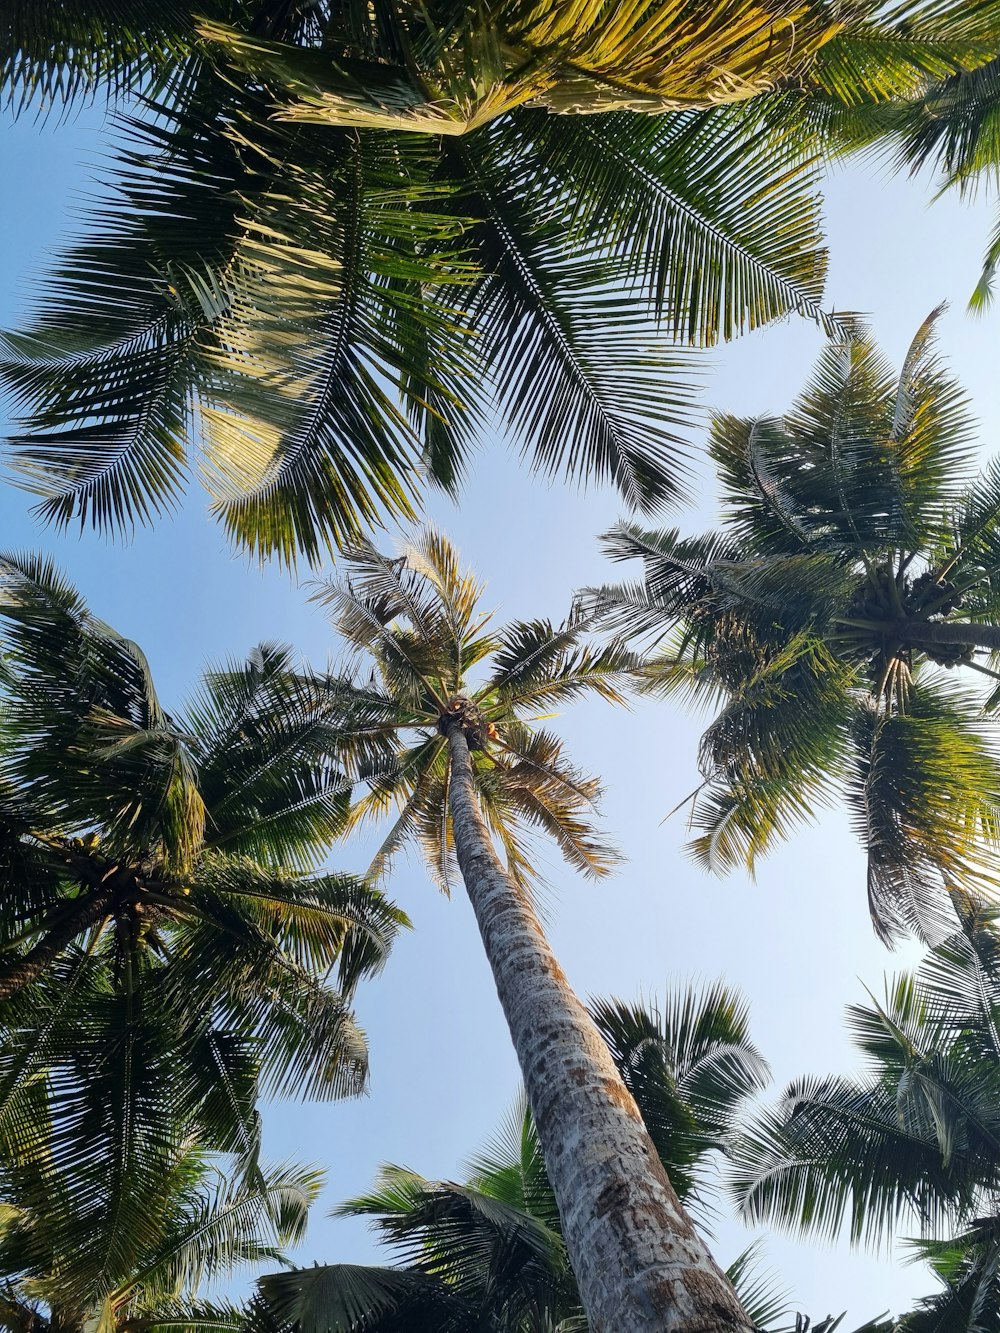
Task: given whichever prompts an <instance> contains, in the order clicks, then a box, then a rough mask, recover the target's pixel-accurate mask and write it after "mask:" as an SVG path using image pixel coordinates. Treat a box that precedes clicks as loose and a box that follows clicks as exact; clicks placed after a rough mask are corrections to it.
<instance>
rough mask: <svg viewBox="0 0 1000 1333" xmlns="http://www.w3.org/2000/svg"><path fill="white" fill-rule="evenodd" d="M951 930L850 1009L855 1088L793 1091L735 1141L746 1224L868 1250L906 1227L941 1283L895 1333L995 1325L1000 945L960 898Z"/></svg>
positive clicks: (844, 1084)
mask: <svg viewBox="0 0 1000 1333" xmlns="http://www.w3.org/2000/svg"><path fill="white" fill-rule="evenodd" d="M959 907H960V919H961V929H960V930H958V931H957V932H955V933H954V934H953V935H952V936H951V937H950V938H949V939H948V940H946V941H945V942H943V943H942V944H941V945H939V946H938V947H937V948H935V949H934V950H933V951H932V952H931V953H930V954H929V955H928V956H927V958H926V960H925V961H924V962H923V963H922V964H921V966H920V968H919V970H918V971H917V973H916V974H915V975H914V976H903V977H901V978H899V979H897V980H896V981H894V982H890V983H887V987H886V998H885V1000H884V1002H883V1003H881V1004H880V1003H878V1002H877V1001H875V1000H874V998H873V999H872V1000H871V1002H870V1003H869V1004H866V1005H855V1006H852V1007H851V1009H850V1010H849V1011H848V1022H849V1025H850V1027H851V1029H852V1032H853V1034H854V1038H855V1041H856V1043H857V1045H858V1047H859V1048H860V1050H861V1052H862V1054H863V1055H864V1057H865V1060H866V1065H867V1067H866V1069H865V1071H864V1072H863V1074H861V1075H860V1076H857V1077H852V1078H844V1077H810V1078H802V1079H798V1080H797V1081H796V1082H794V1083H792V1084H791V1085H790V1086H789V1088H788V1089H787V1091H786V1092H785V1094H784V1096H783V1098H782V1100H781V1101H780V1103H779V1104H778V1105H777V1106H775V1107H774V1108H773V1109H771V1110H769V1111H767V1112H766V1113H765V1114H762V1115H761V1116H760V1117H759V1118H758V1119H757V1120H756V1121H755V1122H752V1123H751V1124H750V1125H749V1126H748V1127H747V1128H746V1129H745V1131H743V1133H742V1134H741V1135H739V1136H737V1138H736V1139H735V1141H734V1143H733V1146H732V1154H731V1155H732V1159H733V1161H734V1163H735V1166H734V1173H733V1185H734V1188H735V1192H736V1196H737V1198H738V1200H739V1203H740V1207H741V1209H742V1211H743V1213H744V1215H745V1216H746V1217H747V1218H748V1219H752V1220H753V1221H754V1222H760V1221H763V1220H765V1219H767V1220H770V1221H774V1222H777V1223H779V1224H782V1225H785V1226H789V1227H795V1228H808V1229H809V1230H811V1231H818V1232H820V1233H824V1234H826V1235H828V1236H831V1237H832V1236H833V1235H835V1234H837V1233H838V1232H839V1231H841V1230H842V1229H843V1228H846V1229H847V1230H848V1231H849V1234H850V1236H851V1239H852V1241H854V1242H866V1243H869V1244H873V1245H874V1244H877V1243H879V1242H881V1241H883V1240H885V1239H886V1238H887V1237H888V1236H889V1235H890V1234H891V1232H892V1231H893V1230H898V1229H900V1228H901V1227H903V1226H906V1227H907V1228H910V1227H914V1226H915V1227H916V1228H918V1230H919V1233H920V1238H919V1240H917V1241H915V1242H913V1243H912V1244H913V1248H914V1250H915V1253H916V1254H918V1255H920V1256H922V1257H924V1258H925V1259H927V1260H928V1261H929V1262H930V1264H931V1267H932V1269H933V1270H934V1271H935V1272H936V1274H937V1276H938V1277H939V1278H940V1280H941V1284H942V1288H943V1290H941V1291H940V1292H938V1293H936V1294H935V1295H933V1296H931V1297H928V1298H926V1299H925V1300H923V1301H921V1302H920V1303H919V1304H918V1307H917V1308H916V1309H915V1310H914V1311H913V1312H912V1313H911V1314H909V1315H907V1316H906V1317H905V1318H904V1319H902V1320H901V1321H900V1325H899V1327H900V1329H901V1330H905V1331H906V1333H932V1331H933V1333H975V1331H976V1330H985V1329H988V1328H993V1327H995V1326H996V1321H997V1318H998V1315H1000V1217H998V1200H1000V1118H998V1111H997V1108H998V1106H1000V1100H998V1093H1000V1060H998V1051H1000V1032H998V1026H997V1022H998V1014H1000V935H998V932H997V928H996V920H997V911H996V908H995V907H992V906H987V905H986V904H984V903H983V902H982V901H976V900H974V899H970V898H963V899H962V900H961V901H960V904H959Z"/></svg>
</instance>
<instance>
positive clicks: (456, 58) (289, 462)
mask: <svg viewBox="0 0 1000 1333" xmlns="http://www.w3.org/2000/svg"><path fill="white" fill-rule="evenodd" d="M96 8H97V13H96V15H95V13H94V12H92V10H93V6H92V5H91V4H90V2H89V0H73V3H72V4H70V5H67V6H62V7H60V11H59V15H58V16H53V14H52V12H51V6H47V5H45V6H40V5H39V4H38V0H19V3H18V5H17V6H15V7H14V8H13V22H12V23H11V26H10V30H9V32H8V36H7V42H8V51H7V59H6V66H5V68H6V70H7V78H8V81H9V82H10V84H11V86H12V88H13V89H14V94H13V95H14V96H15V97H18V96H20V95H21V93H27V94H28V95H31V94H34V93H35V92H36V91H38V92H40V93H41V94H42V95H47V96H49V97H50V98H53V99H54V100H56V101H59V100H61V97H62V95H64V94H67V93H68V94H70V95H72V94H74V93H76V92H78V91H80V90H81V89H83V88H92V87H94V86H97V85H108V84H110V85H111V87H112V88H114V87H118V86H122V87H124V88H125V89H128V88H133V89H134V88H136V87H141V88H143V89H146V90H147V95H148V97H149V98H150V99H151V100H152V101H153V103H154V105H153V113H152V115H151V116H150V115H147V116H146V117H145V121H144V123H143V124H138V123H134V122H133V123H131V124H130V126H129V129H128V134H127V136H126V141H125V143H124V145H123V146H122V149H121V154H120V159H119V165H118V168H117V170H116V171H115V173H114V176H113V181H114V188H115V191H116V195H115V203H114V204H113V206H112V207H111V208H110V209H104V210H102V212H101V215H100V217H99V218H98V219H94V220H93V222H92V225H88V228H87V233H86V238H85V239H84V240H83V241H82V242H81V243H80V244H79V245H77V246H76V247H74V248H73V249H71V250H70V251H69V252H68V254H67V255H66V256H65V257H64V259H63V260H62V261H61V263H60V264H59V266H58V267H57V269H56V270H55V271H54V272H53V274H52V275H51V277H50V279H49V283H48V287H47V291H46V292H45V293H44V294H43V298H42V300H41V302H40V304H39V307H38V309H37V312H36V317H35V319H34V321H33V322H32V323H31V324H30V325H29V326H28V328H27V330H26V331H25V332H24V333H22V334H19V335H17V336H14V335H11V336H10V337H9V338H8V339H7V353H6V355H5V358H4V373H5V375H6V378H7V380H8V382H9V384H10V387H11V389H12V392H13V395H14V398H15V401H16V402H18V404H19V410H21V412H22V417H23V424H22V427H21V428H19V430H18V431H17V433H16V436H15V439H14V441H13V443H14V456H15V462H16V465H17V467H18V468H19V470H20V472H21V476H22V479H23V481H24V484H26V485H27V486H28V487H29V488H30V489H32V490H34V491H35V492H37V493H38V494H39V496H40V497H41V503H40V506H39V508H40V512H41V513H42V514H43V515H44V516H46V517H47V518H48V519H50V520H52V521H55V522H59V523H65V522H68V521H69V520H70V519H71V518H73V519H80V520H83V521H85V522H86V521H92V522H94V523H95V524H97V525H98V526H101V527H103V528H106V529H111V530H115V529H127V528H129V527H130V526H131V525H132V524H133V523H134V522H136V521H140V522H145V521H151V520H152V519H153V518H154V517H155V515H156V514H157V513H158V512H160V511H162V510H163V509H166V508H169V507H170V506H171V505H172V504H173V503H175V502H176V500H177V497H178V495H179V493H180V490H181V488H182V486H183V483H184V480H185V478H186V476H187V472H188V469H189V467H190V459H189V455H190V452H191V448H192V445H193V442H194V441H195V439H196V438H197V440H198V442H199V444H200V447H201V448H202V450H203V460H202V473H203V476H204V479H205V480H206V483H207V485H208V488H209V491H210V494H211V496H212V500H213V508H214V510H215V512H216V513H217V515H218V516H219V517H220V518H221V520H222V521H223V522H224V523H225V525H226V527H227V529H228V531H229V532H230V533H231V535H232V536H233V537H234V538H235V539H236V540H237V541H239V542H240V543H242V544H244V545H246V546H248V547H249V548H251V549H253V550H255V551H257V552H259V553H261V554H268V553H276V554H278V555H279V556H281V557H282V558H284V559H286V560H293V559H294V558H295V556H296V554H297V553H303V554H305V555H306V556H307V557H308V558H310V559H317V558H318V557H319V556H320V555H321V554H322V553H323V551H324V550H326V549H329V548H333V547H336V546H340V545H345V544H346V545H349V544H350V543H351V542H352V541H354V540H355V539H356V538H357V537H358V536H359V534H361V533H363V532H365V531H366V530H368V529H369V528H370V527H371V526H372V525H373V524H375V523H377V522H379V521H380V520H381V519H383V518H385V517H387V516H402V517H409V516H412V514H413V512H414V509H415V507H416V505H417V500H418V494H419V487H420V483H421V477H422V475H423V474H424V473H427V474H429V476H430V477H431V478H432V479H433V480H434V481H435V482H436V483H438V484H440V485H443V486H445V487H447V488H449V489H452V490H454V489H455V488H457V486H458V485H459V482H460V480H461V474H462V472H463V470H464V467H465V465H466V460H467V458H468V455H469V451H470V449H471V446H472V443H473V437H474V434H475V432H476V430H477V429H478V427H479V425H480V424H481V422H482V421H483V420H484V419H488V417H489V416H491V415H496V414H497V413H499V417H500V420H501V421H502V422H503V424H504V425H505V426H506V427H507V428H509V430H510V431H511V432H512V434H513V435H514V436H515V437H516V438H518V439H520V441H521V442H522V444H523V446H524V448H525V451H526V452H529V453H531V454H532V455H533V457H534V460H535V464H536V466H538V467H540V468H541V469H542V470H544V471H546V472H549V473H556V472H562V473H566V474H569V475H571V476H580V477H586V478H591V479H595V480H603V481H610V482H612V483H613V484H615V485H616V486H617V487H618V488H619V490H620V491H621V493H622V495H623V497H624V498H625V500H626V501H627V503H628V504H629V505H630V506H633V507H638V508H640V509H644V510H648V509H653V508H656V507H657V506H659V505H661V504H662V503H664V502H665V501H668V500H670V499H672V498H675V497H676V496H677V495H679V494H680V493H681V492H682V491H683V477H682V475H681V469H680V459H681V457H682V453H683V448H682V445H683V436H682V433H679V432H682V428H683V427H684V425H685V423H686V421H687V419H688V416H689V408H690V403H691V398H692V395H693V381H692V378H691V376H690V373H689V364H690V363H689V361H688V359H687V358H684V357H681V356H680V355H679V353H678V352H673V353H670V352H664V351H663V350H662V348H661V347H660V346H659V345H658V340H659V339H660V337H661V335H662V333H663V332H664V331H665V332H667V333H669V334H670V335H671V336H672V337H674V338H679V339H681V340H683V341H686V342H693V343H698V344H710V343H712V342H714V341H716V340H717V339H718V338H720V337H723V338H729V337H732V336H734V335H735V334H737V333H739V332H740V331H741V330H742V329H744V328H752V327H756V326H758V325H760V324H763V323H766V322H768V321H769V320H772V319H774V318H776V317H778V316H780V315H784V314H787V313H789V312H791V311H800V312H803V313H806V314H809V315H811V316H813V317H815V318H819V319H825V317H824V316H823V313H822V309H821V297H822V284H823V274H824V268H825V256H824V253H823V250H822V245H821V240H820V234H819V223H818V214H817V202H816V199H815V190H814V174H813V167H812V166H811V165H810V163H811V160H812V156H813V155H814V150H813V148H812V147H810V148H809V149H808V151H806V150H804V149H803V147H802V144H801V135H800V134H799V133H798V132H797V131H796V132H789V133H785V132H784V131H783V130H781V129H777V130H775V129H771V128H769V127H768V125H767V124H766V123H765V122H764V121H763V120H762V119H761V116H760V115H759V114H758V113H757V111H756V110H754V109H753V108H751V109H750V110H748V111H746V112H745V113H744V112H740V111H739V110H737V111H733V110H732V109H731V108H729V107H728V106H726V105H722V106H721V108H720V106H719V103H720V102H721V103H723V104H725V103H728V102H730V101H734V100H735V101H740V100H741V99H747V98H749V97H752V96H753V95H756V94H757V93H759V92H760V91H761V90H762V89H766V88H769V87H772V86H774V85H776V84H780V83H782V82H784V81H789V80H791V81H792V82H796V81H801V80H803V79H805V80H806V81H808V77H809V71H810V70H811V69H813V67H815V69H816V70H817V71H820V73H817V75H816V77H817V79H818V80H819V82H820V84H821V85H822V86H823V87H824V88H825V87H827V86H828V85H829V88H830V89H831V95H833V96H838V97H841V96H842V97H846V98H850V97H851V96H852V95H854V93H856V92H857V90H858V88H859V87H863V88H865V89H869V88H870V89H871V90H872V95H874V96H878V97H884V96H889V95H891V94H892V93H893V92H898V90H899V89H900V88H904V89H905V88H910V87H913V86H916V85H918V84H920V81H921V80H922V79H923V78H924V76H925V73H926V70H927V69H928V68H930V69H932V70H933V71H935V72H937V73H939V74H941V75H942V76H943V75H944V74H945V73H948V72H951V71H953V70H954V69H957V68H966V67H967V66H968V67H973V66H976V65H978V64H980V63H982V61H983V60H985V59H988V58H989V57H990V56H991V55H993V54H994V53H995V49H996V40H997V39H996V34H995V33H993V32H992V31H988V32H987V33H986V34H985V35H984V34H983V33H982V32H977V33H976V34H974V35H973V37H969V36H968V35H967V34H966V26H967V25H966V24H965V21H964V20H963V19H962V17H961V15H962V12H963V10H964V6H963V5H960V4H959V5H955V6H953V7H949V6H948V5H944V6H941V5H934V6H931V7H930V9H929V10H927V12H924V11H923V10H922V9H921V7H920V6H919V5H918V6H914V7H912V9H910V8H908V9H907V10H906V12H905V13H904V12H903V11H900V12H899V14H897V15H896V16H895V18H894V19H893V24H895V25H896V26H895V27H894V26H892V24H890V27H889V28H888V29H885V28H884V27H880V26H879V23H878V22H876V21H875V20H874V19H873V18H871V17H862V18H858V19H857V20H856V21H855V20H852V23H851V25H850V26H849V27H847V28H846V29H843V24H842V21H841V20H840V19H839V18H836V17H834V16H833V15H831V14H829V13H827V11H826V9H825V8H824V6H822V5H810V4H809V3H807V2H806V0H796V3H787V2H786V0H780V2H779V3H776V4H775V5H773V6H772V7H769V5H768V4H767V3H760V0H727V3H726V4H725V5H724V6H722V7H719V6H710V7H709V8H708V9H705V8H704V7H702V8H699V6H698V5H696V4H691V5H689V6H687V7H685V8H683V9H681V10H680V11H678V9H677V7H676V6H673V5H667V4H665V3H655V4H652V5H644V6H640V7H633V8H632V9H629V10H626V11H623V10H622V9H621V7H620V6H608V5H603V4H597V3H593V4H590V5H587V6H584V7H583V8H580V7H579V6H578V7H576V8H574V9H573V10H572V15H571V16H570V14H569V12H567V14H566V15H565V16H562V17H560V16H557V15H556V14H555V11H554V10H552V7H551V6H549V5H548V4H537V5H524V4H517V5H514V4H509V5H506V4H505V5H494V6H491V7H490V8H489V10H488V11H481V10H479V9H475V8H473V9H469V8H468V7H467V6H463V5H456V4H455V3H454V2H453V0H447V2H446V0H439V3H437V4H436V5H434V6H431V7H428V6H425V5H410V4H402V5H397V6H394V7H393V10H392V13H391V15H388V14H383V13H382V11H381V10H380V9H378V8H377V7H376V9H375V10H371V9H370V8H369V7H368V6H363V5H356V6H352V7H348V9H347V10H344V9H343V7H342V6H332V5H327V4H326V3H323V2H321V3H318V4H310V5H308V6H306V5H302V4H298V3H290V2H286V0H266V2H264V0H255V2H254V3H249V0H247V2H246V3H244V4H242V5H240V6H237V7H236V12H235V15H234V14H233V13H232V12H231V11H232V9H233V7H232V6H229V5H227V6H224V7H222V8H223V9H224V10H225V11H226V12H225V13H224V14H220V13H218V12H216V11H217V8H218V7H214V6H213V5H211V4H210V5H208V6H205V7H203V9H202V12H203V14H204V16H205V20H206V21H204V22H201V23H200V25H199V29H198V30H197V31H196V30H195V27H194V26H193V25H192V22H191V20H190V16H189V15H188V13H187V10H186V6H184V5H180V4H178V3H176V0H172V2H171V3H167V4H165V5H163V6H160V5H156V6H153V5H146V4H143V5H141V6H139V8H138V11H137V12H135V8H134V7H133V6H122V5H121V4H120V3H118V0H116V2H115V3H110V4H106V3H102V4H101V5H100V6H99V7H96ZM227 16H228V20H229V22H230V24H231V26H228V27H227V26H225V25H224V24H220V22H219V21H218V20H219V18H220V17H223V18H225V17H227ZM233 24H235V26H232V25H233ZM53 25H54V26H53ZM842 29H843V30H842ZM904 32H905V40H904V39H901V38H902V37H903V34H904ZM887 38H888V39H889V40H887ZM667 51H669V53H670V58H669V59H664V53H665V52H667ZM220 74H221V76H222V77H221V78H220V77H218V76H219V75H220ZM915 81H916V83H915ZM921 86H922V85H921ZM606 106H618V107H621V106H629V107H641V108H643V109H647V110H649V109H652V110H654V111H657V112H661V113H662V112H663V109H664V107H670V108H672V110H670V111H669V112H667V113H664V114H657V115H649V116H647V115H635V114H632V113H631V112H630V111H623V110H618V111H614V112H605V113H604V114H601V115H588V116H581V115H575V114H574V115H555V116H553V115H550V114H549V111H550V110H560V111H570V112H578V111H580V110H594V109H597V108H601V107H606ZM706 108H707V109H706ZM414 131H416V132H414ZM431 131H433V132H431ZM657 322H658V324H657ZM826 322H827V325H828V327H829V326H830V322H829V321H826ZM471 333H474V334H475V336H474V337H470V334H471Z"/></svg>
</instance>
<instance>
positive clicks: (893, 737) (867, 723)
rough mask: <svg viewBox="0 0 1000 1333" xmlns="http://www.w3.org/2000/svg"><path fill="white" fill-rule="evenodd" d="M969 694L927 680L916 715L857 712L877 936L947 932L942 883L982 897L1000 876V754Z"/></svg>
mask: <svg viewBox="0 0 1000 1333" xmlns="http://www.w3.org/2000/svg"><path fill="white" fill-rule="evenodd" d="M974 717H975V703H974V701H973V700H970V699H969V698H968V697H967V696H966V697H963V696H962V694H961V692H958V691H954V690H950V691H946V690H944V689H943V688H941V687H938V688H932V687H931V686H929V685H925V684H923V683H921V685H920V686H919V687H918V688H916V689H914V690H913V692H912V695H911V700H910V703H909V707H908V711H907V712H906V713H905V714H902V713H895V714H891V715H888V716H881V717H880V716H878V715H877V714H876V713H875V712H874V711H873V710H872V709H871V708H869V707H861V708H859V710H858V712H857V713H856V714H855V722H854V741H855V747H856V755H857V758H856V760H855V761H854V764H853V768H854V772H853V774H852V776H851V778H850V780H849V786H848V801H849V804H850V808H851V811H852V817H853V819H854V822H855V827H856V831H857V833H858V837H859V839H860V840H861V842H862V844H863V846H864V847H865V849H866V851H867V853H868V891H869V904H870V907H871V912H872V919H873V922H874V923H875V926H876V930H878V931H879V932H880V933H882V934H883V936H884V937H886V938H889V937H891V936H892V935H893V934H894V933H897V932H898V931H900V930H906V929H911V930H912V929H914V928H916V929H917V930H918V931H919V933H921V934H922V935H923V936H924V937H925V938H933V937H934V935H935V934H938V935H940V932H941V926H942V923H943V922H946V921H947V919H948V917H947V915H943V910H944V912H947V909H948V907H949V904H948V902H947V900H946V899H945V898H944V896H943V895H942V893H941V888H942V886H945V887H947V888H952V887H953V888H956V889H964V890H966V891H969V890H972V891H977V890H978V891H982V889H983V887H984V886H985V885H988V884H989V883H991V882H992V881H993V880H994V879H995V878H996V874H997V869H996V865H995V853H994V851H993V848H994V847H995V846H996V843H997V837H998V827H997V811H996V808H995V796H994V795H993V793H992V783H993V774H994V772H995V769H996V757H995V755H994V754H993V752H992V749H991V748H990V746H989V743H988V742H987V741H986V740H985V739H984V738H983V737H982V735H981V734H979V733H977V730H976V728H975V725H974V723H973V722H972V720H971V719H973V718H974Z"/></svg>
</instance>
